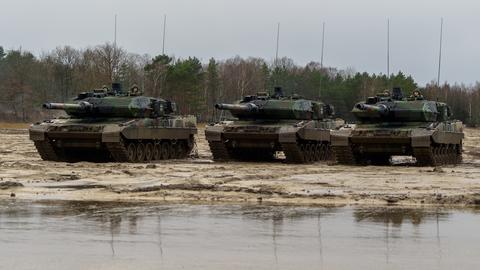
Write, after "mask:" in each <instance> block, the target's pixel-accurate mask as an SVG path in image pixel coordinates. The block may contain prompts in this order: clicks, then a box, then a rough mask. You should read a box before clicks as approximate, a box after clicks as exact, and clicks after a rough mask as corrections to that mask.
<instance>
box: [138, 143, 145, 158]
mask: <svg viewBox="0 0 480 270" xmlns="http://www.w3.org/2000/svg"><path fill="white" fill-rule="evenodd" d="M136 161H137V162H143V161H145V145H144V144H143V143H138V144H137V160H136Z"/></svg>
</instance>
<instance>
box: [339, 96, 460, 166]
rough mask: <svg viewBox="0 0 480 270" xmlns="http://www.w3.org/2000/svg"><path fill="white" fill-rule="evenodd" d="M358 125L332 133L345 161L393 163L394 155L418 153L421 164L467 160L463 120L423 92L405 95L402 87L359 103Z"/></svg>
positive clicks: (341, 161) (452, 162)
mask: <svg viewBox="0 0 480 270" xmlns="http://www.w3.org/2000/svg"><path fill="white" fill-rule="evenodd" d="M352 113H353V115H354V116H355V117H356V118H357V120H358V123H357V124H356V125H354V126H350V127H344V128H342V129H340V130H337V131H334V132H332V147H333V150H334V153H335V156H336V160H337V162H338V163H340V164H351V165H354V164H375V165H388V164H390V162H391V157H392V156H394V155H400V156H413V157H414V158H415V159H416V163H417V164H418V165H421V166H437V165H444V164H457V163H461V161H462V141H463V138H464V134H463V124H462V122H461V121H458V120H451V117H452V114H451V111H450V108H449V107H448V105H447V104H445V103H443V102H437V101H431V100H426V99H425V98H424V97H423V96H422V95H421V93H420V92H419V91H418V90H417V91H415V92H414V93H413V95H412V96H410V97H407V98H405V97H404V95H403V93H402V90H401V89H400V88H394V89H393V91H392V93H391V94H390V92H389V91H387V92H384V93H382V94H378V95H376V96H374V97H369V98H367V99H366V101H365V102H360V103H357V104H356V105H355V106H354V108H353V110H352Z"/></svg>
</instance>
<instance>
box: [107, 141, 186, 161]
mask: <svg viewBox="0 0 480 270" xmlns="http://www.w3.org/2000/svg"><path fill="white" fill-rule="evenodd" d="M191 140H193V138H191V139H189V140H187V141H185V140H180V141H172V140H168V141H167V140H163V141H160V142H154V141H149V140H146V141H138V140H130V141H122V142H119V143H106V144H105V145H106V147H107V149H108V151H109V152H110V155H111V157H112V159H113V161H115V162H132V163H133V162H137V163H144V162H145V163H148V162H150V161H155V160H165V159H183V158H187V157H188V156H189V154H190V152H191V151H192V149H193V145H194V143H193V141H191ZM130 144H131V145H133V146H134V149H135V150H134V153H133V154H132V155H130V153H129V148H128V146H129V145H130ZM148 144H150V145H151V146H152V149H151V152H149V154H147V152H148V151H147V150H146V149H147V145H148ZM162 148H165V149H163V151H162ZM138 151H142V152H141V154H139V153H138ZM156 151H160V152H161V153H160V154H156Z"/></svg>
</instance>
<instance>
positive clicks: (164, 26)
mask: <svg viewBox="0 0 480 270" xmlns="http://www.w3.org/2000/svg"><path fill="white" fill-rule="evenodd" d="M166 27H167V14H164V15H163V39H162V55H164V54H165V29H166Z"/></svg>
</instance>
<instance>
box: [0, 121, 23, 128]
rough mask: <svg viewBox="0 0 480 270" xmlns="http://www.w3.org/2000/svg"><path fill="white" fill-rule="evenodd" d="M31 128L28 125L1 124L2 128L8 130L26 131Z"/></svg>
mask: <svg viewBox="0 0 480 270" xmlns="http://www.w3.org/2000/svg"><path fill="white" fill-rule="evenodd" d="M29 126H30V124H28V123H5V122H0V128H6V129H26V128H28V127H29Z"/></svg>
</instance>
